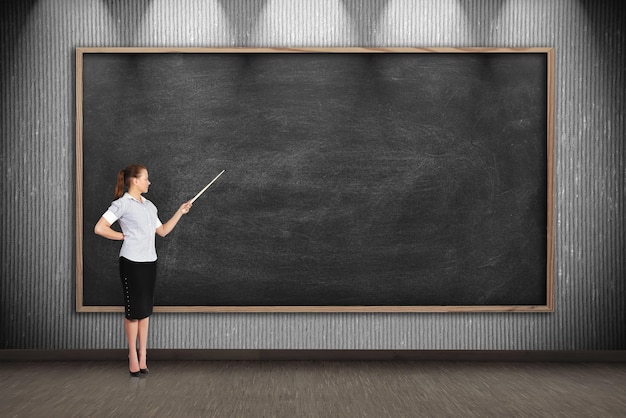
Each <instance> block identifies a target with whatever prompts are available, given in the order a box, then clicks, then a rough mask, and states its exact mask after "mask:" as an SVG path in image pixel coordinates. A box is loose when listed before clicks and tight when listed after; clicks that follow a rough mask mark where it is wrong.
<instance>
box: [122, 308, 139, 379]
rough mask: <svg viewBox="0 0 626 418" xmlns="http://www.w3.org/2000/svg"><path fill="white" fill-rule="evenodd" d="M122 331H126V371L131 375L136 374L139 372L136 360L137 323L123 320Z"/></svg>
mask: <svg viewBox="0 0 626 418" xmlns="http://www.w3.org/2000/svg"><path fill="white" fill-rule="evenodd" d="M124 329H125V330H126V340H127V341H128V369H129V371H130V372H131V373H136V372H138V371H139V359H138V358H137V335H138V332H139V321H138V320H136V319H127V318H124Z"/></svg>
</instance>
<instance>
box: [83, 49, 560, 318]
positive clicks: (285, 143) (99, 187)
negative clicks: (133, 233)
mask: <svg viewBox="0 0 626 418" xmlns="http://www.w3.org/2000/svg"><path fill="white" fill-rule="evenodd" d="M548 64H549V54H548V53H547V52H545V51H543V50H542V51H539V52H533V51H532V50H531V51H530V52H528V51H526V52H524V53H519V52H511V51H507V52H490V53H483V52H472V51H463V52H462V53H461V52H432V53H413V52H393V53H371V52H368V51H361V52H354V51H351V52H345V53H344V52H341V51H339V52H319V51H313V52H312V51H307V52H297V53H283V52H279V51H277V52H271V51H270V52H268V51H265V52H263V53H257V52H256V51H255V50H245V51H238V50H237V51H236V52H234V51H227V52H221V51H219V50H217V51H216V50H212V51H211V52H205V51H202V50H198V51H189V50H185V51H178V52H177V51H168V52H153V51H152V50H150V49H142V50H132V49H130V50H126V49H115V50H112V51H108V50H107V51H105V52H102V51H99V50H97V49H95V50H88V49H86V50H79V51H77V78H78V80H77V81H78V83H77V90H78V91H77V100H78V109H79V110H80V112H82V114H80V112H79V115H78V116H77V143H78V144H79V146H80V148H79V149H78V150H77V154H80V155H77V156H78V157H79V158H82V161H80V160H79V161H80V162H81V163H82V172H79V173H77V174H78V176H82V178H81V179H80V180H81V182H80V183H82V187H80V190H78V195H79V196H78V199H77V204H79V205H81V207H80V208H78V210H77V212H82V213H81V216H82V219H80V221H81V222H82V225H79V229H80V230H79V238H81V239H79V242H78V244H77V245H79V246H82V248H80V250H81V251H79V252H78V254H80V255H81V257H80V259H79V260H77V261H78V263H79V264H81V263H82V265H81V266H80V268H79V269H77V271H78V273H77V276H79V277H77V281H78V282H79V283H78V286H77V289H78V290H79V291H80V292H81V295H79V300H80V302H79V304H78V305H79V306H77V308H78V309H79V310H89V307H106V306H108V307H117V306H121V304H122V299H121V297H122V292H121V285H120V282H119V275H118V264H117V263H118V252H119V247H120V243H119V242H114V241H108V240H106V239H103V238H102V237H98V236H96V235H95V234H94V233H93V226H94V225H95V223H96V222H97V221H98V219H99V217H100V216H101V215H102V214H103V213H104V212H105V211H106V209H107V208H108V206H109V204H110V203H111V201H112V200H113V190H114V185H115V178H116V174H117V172H118V170H120V169H121V168H123V167H125V166H126V165H128V164H131V163H141V164H144V165H146V166H147V167H148V170H149V173H150V180H151V182H152V186H151V188H150V192H149V193H148V194H147V195H145V197H146V198H148V199H150V200H151V201H152V202H153V203H155V204H156V205H157V207H158V208H159V216H160V218H161V220H162V221H163V222H165V221H167V220H168V219H169V218H170V216H171V215H172V214H173V213H174V211H175V210H176V209H177V208H178V206H179V205H180V204H181V203H183V202H184V201H186V200H188V199H190V198H191V197H193V196H194V195H195V194H196V193H197V192H198V191H199V190H200V189H202V187H204V186H205V185H206V184H207V183H208V182H209V181H210V180H211V179H212V178H213V177H215V176H216V175H217V174H218V173H219V172H220V171H221V170H226V171H225V173H224V174H223V175H222V176H221V177H220V178H219V180H218V181H216V182H215V183H214V184H213V185H212V186H211V187H210V188H209V189H208V190H207V191H206V192H205V193H204V194H203V195H202V196H201V197H200V198H199V199H198V200H196V202H195V203H194V206H193V208H192V210H191V212H190V213H189V214H188V215H186V216H184V217H183V219H182V220H181V221H180V223H179V224H178V226H177V228H176V229H175V230H174V231H173V232H172V233H171V234H170V235H169V236H167V237H166V238H164V239H162V238H159V237H157V252H158V254H159V272H158V279H157V287H156V294H155V304H156V305H159V306H162V307H172V308H173V307H178V310H183V311H184V310H203V309H202V308H203V307H208V308H210V307H267V308H268V309H269V310H272V309H273V308H272V307H292V309H294V310H298V307H335V308H337V307H339V308H341V307H365V309H366V310H367V307H388V308H390V309H393V307H404V308H407V307H413V308H416V309H417V308H419V307H425V308H426V310H427V309H428V307H435V306H444V307H451V308H454V307H466V308H468V309H469V310H472V309H474V308H476V309H477V310H481V308H489V307H491V308H493V307H496V306H501V307H503V308H502V309H505V310H506V309H507V307H522V308H523V307H527V308H529V309H532V307H539V308H544V309H545V308H550V305H551V300H550V277H551V272H550V270H551V269H550V260H549V254H550V249H549V245H550V243H549V241H550V239H549V232H550V231H549V229H550V225H551V220H550V219H549V216H548V215H549V213H548V207H549V204H551V200H550V199H551V197H550V196H549V194H550V193H549V192H550V190H549V184H550V176H551V173H550V171H551V170H550V164H549V158H550V152H551V151H550V146H549V145H550V144H549V142H550V141H549V137H550V133H549V132H548V130H549V125H550V123H549V122H550V121H549V113H550V112H549V108H548V102H549V100H548V99H549V89H550V86H549V84H550V83H549V65H548ZM80 183H79V184H80ZM81 233H82V237H81V236H80V235H81ZM185 307H187V308H185ZM165 310H167V309H165ZM339 310H341V309H339ZM400 310H402V308H400ZM408 310H411V309H410V308H409V309H408ZM417 310H419V309H417ZM522 310H523V309H522Z"/></svg>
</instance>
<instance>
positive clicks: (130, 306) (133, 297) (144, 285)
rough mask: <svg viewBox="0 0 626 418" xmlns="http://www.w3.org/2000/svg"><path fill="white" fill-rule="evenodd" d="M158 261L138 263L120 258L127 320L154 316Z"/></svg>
mask: <svg viewBox="0 0 626 418" xmlns="http://www.w3.org/2000/svg"><path fill="white" fill-rule="evenodd" d="M156 264H157V263H156V261H151V262H136V261H131V260H129V259H127V258H124V257H120V279H121V280H122V290H123V291H124V314H125V315H126V318H127V319H143V318H147V317H149V316H150V315H151V314H152V307H153V306H154V283H155V282H156Z"/></svg>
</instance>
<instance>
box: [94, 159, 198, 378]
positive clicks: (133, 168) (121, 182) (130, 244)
mask: <svg viewBox="0 0 626 418" xmlns="http://www.w3.org/2000/svg"><path fill="white" fill-rule="evenodd" d="M149 187H150V180H149V179H148V170H147V169H146V167H144V166H142V165H139V164H133V165H129V166H128V167H126V168H125V169H123V170H120V172H119V173H118V175H117V184H116V186H115V199H116V200H115V201H114V202H113V203H111V206H110V207H109V209H108V210H107V211H106V212H105V213H104V215H102V217H101V218H100V220H99V221H98V223H97V224H96V226H95V228H94V232H95V233H96V234H98V235H101V236H103V237H105V238H108V239H112V240H117V241H123V243H122V248H121V250H120V258H119V263H120V279H121V281H122V288H123V291H124V303H125V308H124V310H125V318H124V329H125V330H126V339H127V340H128V363H129V371H130V375H131V376H133V377H138V376H139V375H140V374H146V373H148V365H147V364H146V342H147V339H148V324H149V320H150V315H151V314H152V306H153V302H154V300H153V295H154V283H155V280H156V260H157V254H156V247H155V233H156V234H158V235H159V236H162V237H164V236H166V235H167V234H169V233H170V232H172V230H173V229H174V227H175V226H176V224H177V223H178V221H179V220H180V218H181V217H182V216H183V215H184V214H186V213H187V212H189V209H190V208H191V202H190V201H188V202H185V203H183V204H182V205H181V206H180V207H179V208H178V210H177V211H176V213H175V214H174V216H172V218H171V219H170V220H169V221H167V222H166V223H164V224H163V223H161V221H160V220H159V217H158V215H157V208H156V206H154V204H153V203H152V202H150V201H149V200H148V199H146V198H144V197H143V196H142V194H143V193H147V192H148V188H149ZM125 189H126V190H128V191H127V192H126V193H124V190H125ZM115 221H119V223H120V227H121V228H122V232H118V231H115V230H113V229H112V228H111V225H112V224H113V223H114V222H115ZM137 340H139V352H138V351H137Z"/></svg>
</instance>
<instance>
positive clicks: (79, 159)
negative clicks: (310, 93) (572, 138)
mask: <svg viewBox="0 0 626 418" xmlns="http://www.w3.org/2000/svg"><path fill="white" fill-rule="evenodd" d="M107 53H114V54H126V53H133V54H141V53H151V54H172V53H174V54H186V53H193V54H197V53H207V54H210V53H222V54H223V53H232V54H241V53H254V54H263V53H272V54H276V53H285V54H289V53H341V54H351V53H358V54H363V53H367V54H370V53H373V54H390V53H410V54H424V53H435V54H437V53H453V54H464V53H483V54H491V53H516V54H519V53H542V54H546V57H547V67H548V68H547V84H548V85H547V97H546V100H547V105H546V109H547V113H548V114H547V121H548V124H547V125H548V126H547V127H546V131H547V138H546V146H547V157H548V158H547V161H546V167H547V184H546V191H547V254H546V272H547V277H546V303H545V304H540V305H487V306H482V305H468V306H465V305H464V306H395V305H394V306H155V309H154V310H155V312H552V311H553V310H554V219H553V218H554V214H553V206H554V202H553V196H554V188H553V187H554V186H553V183H554V181H553V178H554V162H553V160H554V151H553V150H554V50H553V49H552V48H252V49H250V48H77V49H76V190H75V192H76V271H75V274H76V310H77V311H78V312H123V307H122V306H121V305H120V306H91V305H85V304H84V300H83V293H84V289H83V274H84V271H83V238H84V237H83V228H84V225H83V215H84V214H83V184H84V182H83V180H84V179H83V173H84V167H83V112H84V109H83V94H84V91H83V56H84V55H85V54H107Z"/></svg>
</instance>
